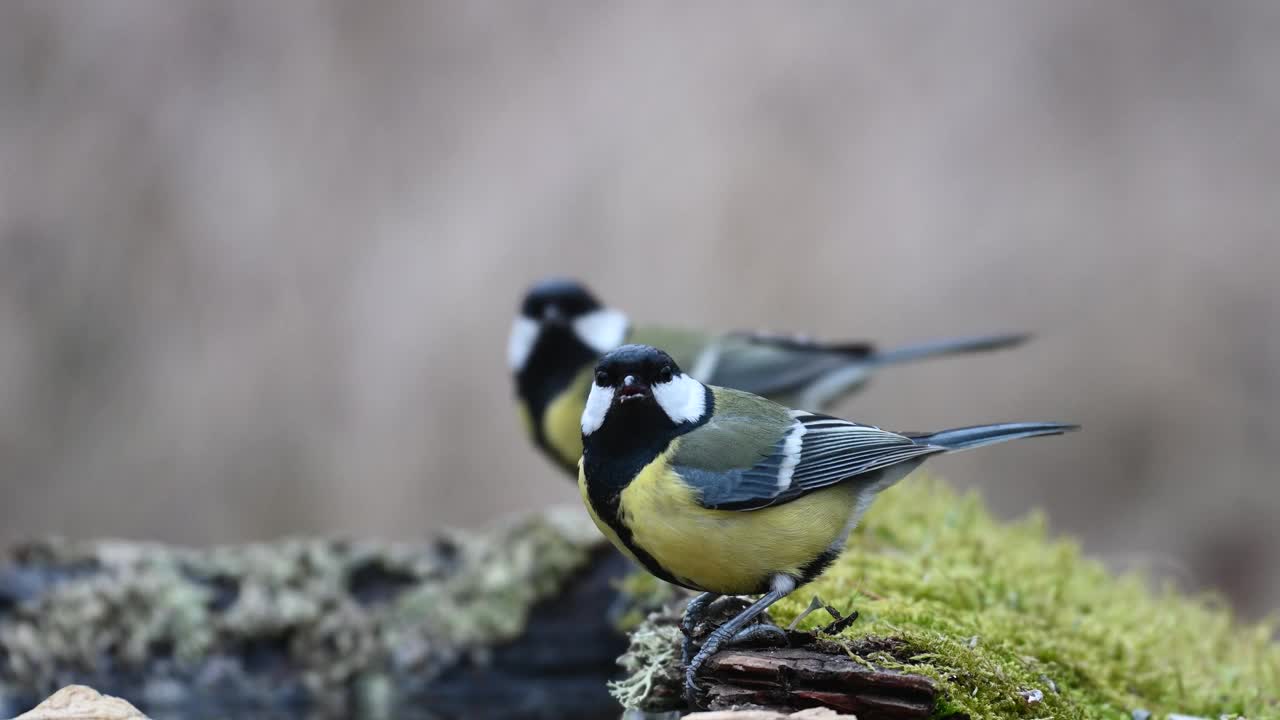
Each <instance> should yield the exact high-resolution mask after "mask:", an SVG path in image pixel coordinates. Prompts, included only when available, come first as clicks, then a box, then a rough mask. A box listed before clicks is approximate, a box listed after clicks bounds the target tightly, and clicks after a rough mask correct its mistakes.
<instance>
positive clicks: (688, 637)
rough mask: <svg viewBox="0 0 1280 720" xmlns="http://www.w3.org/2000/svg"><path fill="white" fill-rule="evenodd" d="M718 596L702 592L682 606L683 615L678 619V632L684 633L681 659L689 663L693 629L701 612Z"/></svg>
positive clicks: (692, 645) (686, 663)
mask: <svg viewBox="0 0 1280 720" xmlns="http://www.w3.org/2000/svg"><path fill="white" fill-rule="evenodd" d="M718 597H720V595H718V594H717V593H713V592H704V593H702V594H700V595H698V596H696V597H694V598H693V599H692V600H690V601H689V603H688V604H687V605H685V606H684V617H683V618H682V619H681V620H680V632H682V633H684V646H683V648H682V649H681V661H682V662H683V663H684V664H685V665H688V664H689V658H690V657H692V656H693V648H694V643H693V630H694V628H696V627H697V626H698V620H699V618H701V616H702V614H703V613H705V612H706V610H707V607H708V606H710V605H711V602H712V601H713V600H715V599H716V598H718Z"/></svg>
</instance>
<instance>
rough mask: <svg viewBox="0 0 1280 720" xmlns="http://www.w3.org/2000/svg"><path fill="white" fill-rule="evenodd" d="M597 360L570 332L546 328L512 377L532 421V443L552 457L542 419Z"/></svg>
mask: <svg viewBox="0 0 1280 720" xmlns="http://www.w3.org/2000/svg"><path fill="white" fill-rule="evenodd" d="M599 358H600V354H599V353H597V352H596V351H595V350H593V349H592V348H590V347H588V346H587V344H586V343H584V342H582V340H580V339H579V338H578V336H577V335H575V334H574V333H573V329H572V328H570V327H568V326H565V325H547V326H544V327H543V328H542V331H541V332H539V333H538V339H537V341H536V342H535V344H534V346H533V350H532V351H530V353H529V359H528V360H527V361H526V362H525V364H524V367H522V368H521V369H520V371H519V372H517V373H516V394H517V395H519V396H520V400H521V402H523V403H524V405H525V408H526V409H527V410H528V411H529V417H530V418H531V419H532V420H533V439H534V442H536V443H538V447H540V448H542V449H543V450H544V451H546V452H548V453H549V454H551V455H552V456H553V457H554V456H555V453H554V452H552V451H551V449H550V448H548V447H547V440H546V437H545V436H544V433H543V432H542V415H543V413H545V412H546V411H547V407H548V406H550V405H551V403H552V402H554V401H555V399H556V398H557V397H559V396H560V393H563V392H564V391H565V390H566V389H568V387H569V386H570V385H571V384H573V380H574V378H576V377H577V376H578V374H579V373H581V372H582V371H583V370H585V369H587V368H589V367H591V366H592V365H593V364H595V362H596V360H598V359H599ZM584 399H585V398H584Z"/></svg>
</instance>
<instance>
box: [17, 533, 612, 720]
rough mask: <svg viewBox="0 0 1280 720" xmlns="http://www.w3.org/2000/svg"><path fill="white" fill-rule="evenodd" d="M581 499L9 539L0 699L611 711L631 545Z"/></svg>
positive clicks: (561, 713) (175, 707) (518, 712)
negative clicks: (348, 518) (343, 531)
mask: <svg viewBox="0 0 1280 720" xmlns="http://www.w3.org/2000/svg"><path fill="white" fill-rule="evenodd" d="M574 510H576V508H570V509H566V510H565V511H563V512H553V513H548V514H543V515H538V516H535V517H532V518H529V519H526V520H523V521H520V522H518V523H515V524H513V525H512V526H511V527H509V528H506V529H504V530H501V531H498V532H494V533H491V534H485V535H467V534H450V535H445V536H441V537H438V538H436V539H434V540H431V541H429V542H423V543H384V542H347V541H338V540H286V541H281V542H276V543H265V544H255V545H246V546H239V547H221V548H212V549H205V550H194V549H187V548H175V547H168V546H162V545H155V544H142V543H128V542H115V541H102V542H84V543H81V542H67V541H59V540H54V541H42V542H35V543H28V544H24V545H20V546H17V547H14V548H12V549H10V550H8V551H7V552H6V554H5V555H4V556H3V558H2V559H0V717H12V716H14V715H16V714H18V713H19V712H21V711H22V710H25V709H28V708H30V707H32V706H33V705H35V704H36V703H37V702H39V701H40V700H41V699H43V698H44V697H45V696H47V695H49V694H50V693H52V692H53V691H55V690H57V689H58V688H59V687H62V686H64V685H68V684H72V683H80V684H84V685H89V686H92V687H94V688H96V689H98V690H100V691H102V692H106V693H110V694H112V695H118V696H121V697H124V698H127V699H128V700H130V701H131V702H133V703H135V704H136V705H138V707H139V708H141V709H142V710H143V711H145V712H146V713H147V714H148V715H150V716H151V717H153V718H166V717H174V718H179V717H180V718H187V719H191V718H212V717H245V716H264V715H270V716H277V717H278V716H288V717H353V716H358V717H364V718H374V719H376V718H384V717H405V716H413V717H432V718H435V717H439V718H448V717H467V718H484V717H494V718H497V717H502V718H564V717H582V718H616V717H618V715H619V714H620V712H621V709H620V708H619V706H618V704H617V703H616V701H614V700H613V699H612V698H610V697H609V695H608V693H607V691H606V689H605V688H606V681H607V680H609V679H610V678H612V677H613V676H615V675H616V673H617V664H616V659H617V657H618V655H619V654H620V653H621V652H622V650H623V649H624V648H625V646H626V638H625V636H624V635H623V634H622V633H621V632H620V631H619V630H618V629H617V627H616V625H615V620H616V616H617V607H618V606H617V605H616V603H617V602H618V599H619V595H618V590H617V585H618V583H617V580H618V579H619V578H621V577H622V576H623V575H625V574H626V573H628V572H629V571H630V570H631V567H630V565H629V563H627V562H626V561H625V560H623V559H622V558H621V557H620V556H619V555H617V553H616V552H614V551H613V550H612V549H611V548H609V547H607V545H606V544H604V543H603V542H601V541H600V539H599V537H598V533H597V532H596V531H595V529H594V528H593V527H589V526H588V524H587V523H586V522H585V521H584V520H583V519H582V518H581V513H577V512H574Z"/></svg>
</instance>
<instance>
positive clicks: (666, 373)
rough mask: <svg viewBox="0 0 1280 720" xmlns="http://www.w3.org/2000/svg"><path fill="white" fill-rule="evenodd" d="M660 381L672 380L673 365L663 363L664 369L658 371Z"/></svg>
mask: <svg viewBox="0 0 1280 720" xmlns="http://www.w3.org/2000/svg"><path fill="white" fill-rule="evenodd" d="M658 382H660V383H669V382H671V366H670V365H663V366H662V369H661V370H659V371H658Z"/></svg>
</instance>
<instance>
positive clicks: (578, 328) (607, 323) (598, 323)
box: [573, 308, 627, 353]
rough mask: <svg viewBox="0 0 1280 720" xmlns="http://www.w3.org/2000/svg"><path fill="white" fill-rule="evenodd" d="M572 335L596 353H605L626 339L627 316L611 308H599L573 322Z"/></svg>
mask: <svg viewBox="0 0 1280 720" xmlns="http://www.w3.org/2000/svg"><path fill="white" fill-rule="evenodd" d="M573 334H574V335H577V336H578V339H579V340H581V341H582V342H584V343H586V344H587V345H588V346H590V347H591V349H593V350H595V351H596V352H598V353H607V352H609V351H610V350H612V349H614V348H616V347H618V346H619V345H621V344H622V341H623V340H625V339H626V338H627V316H626V315H623V314H622V312H621V311H619V310H614V309H613V308H600V309H599V310H592V311H591V312H589V313H587V314H585V315H582V316H581V317H579V318H577V319H576V320H574V321H573Z"/></svg>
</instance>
